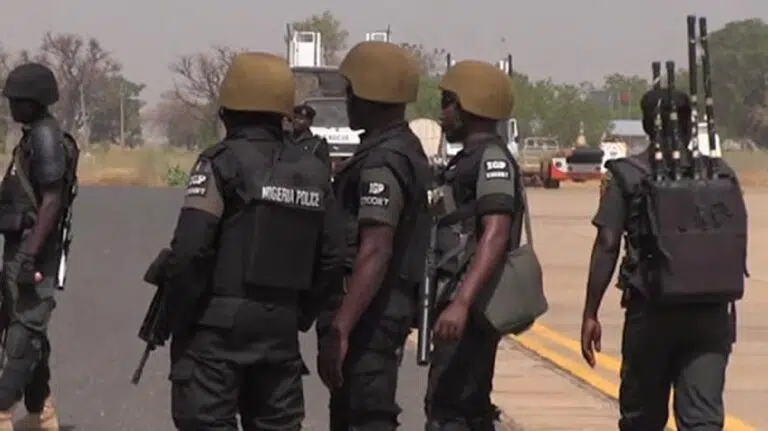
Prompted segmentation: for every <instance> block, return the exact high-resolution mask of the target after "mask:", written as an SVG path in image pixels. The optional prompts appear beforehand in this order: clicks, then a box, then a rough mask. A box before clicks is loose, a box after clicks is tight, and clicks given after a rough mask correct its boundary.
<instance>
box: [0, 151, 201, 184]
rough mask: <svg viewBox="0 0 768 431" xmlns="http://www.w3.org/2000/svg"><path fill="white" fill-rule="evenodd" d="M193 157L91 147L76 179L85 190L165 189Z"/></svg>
mask: <svg viewBox="0 0 768 431" xmlns="http://www.w3.org/2000/svg"><path fill="white" fill-rule="evenodd" d="M196 157H197V154H196V153H191V152H187V151H179V150H173V149H166V148H149V147H147V148H138V149H134V150H131V149H126V148H121V147H115V146H96V145H94V146H92V147H91V148H89V149H88V150H83V153H82V154H81V156H80V163H79V167H78V176H79V178H80V184H81V185H86V186H137V187H167V186H168V171H169V169H171V168H172V167H175V166H178V167H179V169H181V170H182V171H184V172H188V171H189V170H190V169H191V168H192V164H193V163H194V162H195V159H196ZM8 160H9V155H8V154H0V168H1V169H2V170H3V171H5V168H6V166H7V163H8ZM0 174H1V173H0Z"/></svg>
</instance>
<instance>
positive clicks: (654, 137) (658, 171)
mask: <svg viewBox="0 0 768 431" xmlns="http://www.w3.org/2000/svg"><path fill="white" fill-rule="evenodd" d="M651 72H652V73H653V83H652V84H653V90H654V93H656V95H657V100H656V107H655V108H654V118H653V133H652V134H651V145H652V146H653V155H652V157H651V168H652V170H653V176H654V179H656V181H661V180H663V179H664V153H663V151H662V148H661V142H662V140H663V139H664V137H663V135H662V130H661V62H659V61H654V62H653V63H651Z"/></svg>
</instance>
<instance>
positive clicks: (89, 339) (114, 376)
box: [52, 188, 426, 431]
mask: <svg viewBox="0 0 768 431" xmlns="http://www.w3.org/2000/svg"><path fill="white" fill-rule="evenodd" d="M180 203H181V195H180V193H179V191H178V190H146V189H132V188H118V189H116V188H86V189H83V190H82V192H81V195H80V197H78V201H77V205H76V208H75V210H76V213H75V229H76V231H75V235H76V237H75V242H74V245H73V252H72V258H71V272H70V276H69V282H68V284H69V285H68V288H67V291H65V292H63V293H62V294H61V295H60V297H59V302H58V307H57V309H56V312H55V317H54V321H53V325H52V326H53V329H52V342H53V347H54V354H53V369H54V388H55V392H56V395H57V399H58V405H59V411H60V415H61V420H62V425H66V426H68V427H67V428H63V429H67V430H77V431H147V430H153V431H163V430H172V429H173V427H172V426H171V424H170V419H169V418H170V415H169V412H168V405H169V391H168V388H169V385H168V382H167V380H166V377H167V370H168V357H167V352H166V351H165V350H162V351H160V352H158V353H156V354H155V355H154V356H153V357H152V358H151V359H150V361H149V365H148V367H147V369H146V371H145V374H144V378H143V380H142V382H141V383H140V385H139V386H138V387H134V386H132V385H131V384H130V383H129V379H130V375H131V373H132V372H133V367H134V366H135V364H136V361H137V360H138V359H139V355H140V352H141V349H142V345H141V343H140V342H139V340H138V339H137V338H136V330H137V329H138V325H139V323H140V321H141V319H142V317H143V315H144V311H145V307H146V305H147V303H148V301H149V299H150V296H151V294H152V290H151V288H150V287H149V286H148V285H146V284H144V283H142V282H141V276H142V274H143V271H144V269H145V268H146V266H147V264H148V263H149V262H150V261H151V259H152V258H154V256H155V254H156V253H157V251H158V250H159V249H160V248H161V247H163V246H165V245H167V243H168V241H169V239H170V235H171V233H172V232H171V229H173V226H174V223H175V217H176V215H177V213H178V208H179V204H180ZM314 345H315V342H314V339H313V337H311V336H307V337H304V338H303V340H302V350H303V352H304V355H305V358H307V359H309V360H308V362H309V365H310V368H314V365H313V363H314V357H315V351H314ZM313 373H314V371H313ZM425 377H426V376H425V372H424V370H422V369H420V368H418V367H416V365H415V361H414V357H413V354H410V355H408V356H406V360H405V364H404V366H403V368H402V371H401V378H400V382H401V385H400V403H401V405H402V406H404V409H405V412H404V414H403V415H402V416H401V422H402V429H405V430H417V429H421V427H422V426H423V425H422V423H423V422H422V421H423V415H422V414H421V406H422V402H421V398H422V394H423V388H424V382H425ZM305 396H306V400H307V410H308V412H307V420H306V422H305V426H306V429H308V430H323V429H327V426H326V425H325V424H326V423H327V409H326V406H327V403H328V400H327V398H328V397H327V394H326V391H325V389H324V387H323V386H322V385H321V384H320V382H319V380H318V379H316V378H315V377H314V376H310V377H309V378H307V379H305Z"/></svg>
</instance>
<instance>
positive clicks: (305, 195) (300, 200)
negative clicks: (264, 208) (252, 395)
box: [261, 186, 320, 208]
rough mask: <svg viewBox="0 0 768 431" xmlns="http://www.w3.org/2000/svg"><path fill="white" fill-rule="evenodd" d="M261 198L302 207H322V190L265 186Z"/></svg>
mask: <svg viewBox="0 0 768 431" xmlns="http://www.w3.org/2000/svg"><path fill="white" fill-rule="evenodd" d="M261 198H262V199H264V200H266V201H270V202H276V203H280V204H285V205H290V206H297V207H302V208H320V192H319V191H314V190H307V189H297V188H291V187H280V186H263V187H262V188H261Z"/></svg>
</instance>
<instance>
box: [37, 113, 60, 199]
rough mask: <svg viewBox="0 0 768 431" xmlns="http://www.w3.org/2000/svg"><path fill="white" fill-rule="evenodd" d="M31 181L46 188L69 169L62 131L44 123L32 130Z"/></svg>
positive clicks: (58, 179)
mask: <svg viewBox="0 0 768 431" xmlns="http://www.w3.org/2000/svg"><path fill="white" fill-rule="evenodd" d="M29 149H30V150H31V163H30V181H32V182H33V183H35V185H37V186H39V187H42V188H45V187H46V186H49V185H51V184H55V183H58V182H59V181H61V180H62V179H63V178H64V175H65V174H66V171H67V154H66V150H65V149H64V143H63V142H62V136H61V131H59V130H58V129H57V128H55V127H53V126H50V125H47V124H44V125H41V126H38V127H34V128H33V129H32V130H31V131H30V137H29Z"/></svg>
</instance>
